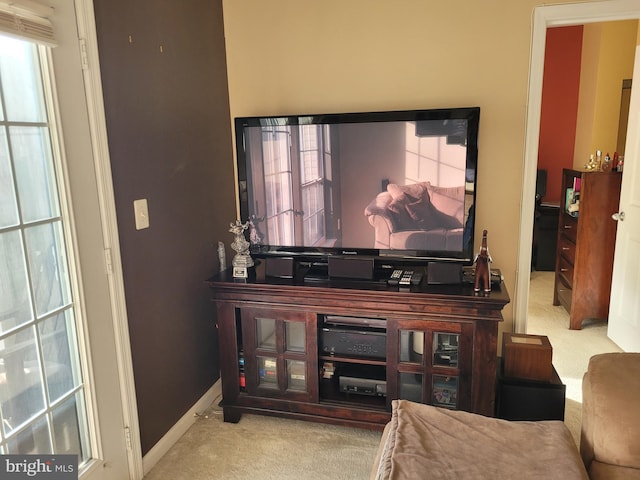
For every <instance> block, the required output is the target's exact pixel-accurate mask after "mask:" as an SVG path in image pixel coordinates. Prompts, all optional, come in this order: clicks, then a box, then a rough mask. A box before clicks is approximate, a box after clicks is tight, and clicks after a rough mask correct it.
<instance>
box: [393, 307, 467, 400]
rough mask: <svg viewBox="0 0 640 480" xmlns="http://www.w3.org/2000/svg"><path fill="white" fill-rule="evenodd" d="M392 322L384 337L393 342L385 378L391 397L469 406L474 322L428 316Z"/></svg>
mask: <svg viewBox="0 0 640 480" xmlns="http://www.w3.org/2000/svg"><path fill="white" fill-rule="evenodd" d="M391 323H392V324H395V325H396V328H390V329H389V331H388V335H389V336H390V337H389V338H388V339H387V340H388V342H389V343H391V344H392V345H393V347H391V348H390V350H389V354H388V355H389V359H390V358H393V361H392V362H389V372H390V374H389V376H388V379H387V381H388V389H389V390H390V391H391V392H393V394H392V397H393V398H399V399H405V400H411V401H414V402H420V403H427V404H430V405H435V406H438V407H443V408H450V409H456V410H469V409H470V408H471V388H470V382H469V379H470V378H471V364H472V351H471V350H472V341H471V340H470V339H472V338H473V326H472V325H468V324H464V323H453V322H441V321H440V322H430V321H428V320H427V321H421V320H418V321H416V320H397V321H396V322H391ZM395 345H397V348H396V346H395Z"/></svg>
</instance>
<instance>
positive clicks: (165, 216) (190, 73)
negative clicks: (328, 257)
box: [94, 0, 236, 455]
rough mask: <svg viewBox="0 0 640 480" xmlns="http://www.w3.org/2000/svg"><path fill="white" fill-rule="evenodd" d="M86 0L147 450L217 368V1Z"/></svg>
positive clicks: (223, 93)
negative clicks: (144, 205)
mask: <svg viewBox="0 0 640 480" xmlns="http://www.w3.org/2000/svg"><path fill="white" fill-rule="evenodd" d="M94 6H95V16H96V24H97V31H98V46H99V52H100V68H101V74H102V82H103V90H104V104H105V111H106V119H107V131H108V138H109V149H110V156H111V166H112V174H113V183H114V191H115V201H116V210H117V217H118V228H119V235H120V247H121V253H122V268H123V272H124V284H125V294H126V301H127V314H128V321H129V330H130V336H131V349H132V356H133V369H134V375H135V386H136V395H137V402H138V413H139V419H140V431H141V442H142V453H143V455H144V454H146V453H147V452H148V451H149V450H150V449H151V448H152V447H153V446H154V445H155V443H156V442H157V441H158V440H160V439H161V438H162V436H163V435H164V434H165V433H166V432H167V431H168V430H169V429H170V428H171V427H172V426H173V425H174V424H175V423H176V421H177V420H179V419H180V417H181V416H182V415H184V414H185V412H186V411H187V410H188V409H189V408H190V407H191V406H192V405H193V404H194V403H195V402H196V401H197V400H198V399H199V398H200V397H201V396H202V395H203V394H204V393H205V392H206V391H207V390H208V389H209V388H210V387H211V386H212V385H213V383H214V382H215V381H216V380H217V379H218V377H219V359H218V344H217V342H218V339H217V332H216V329H215V324H214V320H215V318H214V308H213V304H212V303H211V302H210V300H209V294H208V291H207V287H206V285H205V283H204V280H205V279H207V278H208V277H209V276H211V274H212V273H214V272H215V271H216V270H217V269H218V268H219V266H218V260H217V242H218V241H219V240H220V241H223V242H225V244H227V245H228V244H229V241H230V240H231V239H232V237H231V234H230V233H229V232H228V231H227V230H228V227H229V222H230V221H231V220H233V219H235V216H236V215H235V194H234V175H233V159H232V140H231V124H230V119H229V100H228V89H227V75H226V59H225V47H224V33H223V22H222V2H221V0H181V1H179V2H177V1H176V2H174V1H157V0H155V1H152V0H136V1H134V2H132V1H131V0H94ZM141 198H146V199H147V200H148V205H149V219H150V228H148V229H144V230H139V231H138V230H136V229H135V222H134V215H133V201H134V200H136V199H141ZM228 255H229V252H228Z"/></svg>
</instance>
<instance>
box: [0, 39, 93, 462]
mask: <svg viewBox="0 0 640 480" xmlns="http://www.w3.org/2000/svg"><path fill="white" fill-rule="evenodd" d="M45 49H46V47H42V46H37V45H36V44H34V43H31V42H29V41H25V40H18V39H14V38H9V37H5V36H2V35H0V420H1V423H2V426H1V427H0V453H20V454H35V453H67V454H77V455H78V457H79V464H82V462H83V461H86V460H87V459H88V458H89V457H90V452H89V441H88V428H87V422H86V410H85V401H84V399H85V386H84V383H83V378H82V374H81V369H80V356H79V351H78V347H77V335H76V321H77V315H78V311H77V307H76V303H75V302H74V295H73V290H74V284H73V282H72V279H71V275H70V271H69V265H68V258H67V242H68V238H67V232H68V229H67V226H66V222H67V220H66V218H65V216H64V209H63V208H62V206H61V202H60V191H59V188H60V186H61V183H60V181H59V180H60V179H59V178H58V173H57V172H58V169H57V163H56V162H57V158H56V156H57V152H56V149H55V148H54V145H56V144H57V142H55V135H56V132H55V130H54V129H52V126H51V124H50V121H49V114H48V108H47V105H48V103H47V89H48V84H47V83H46V81H45V80H44V79H43V75H42V71H44V70H45V69H44V68H43V67H44V66H45V63H46V61H47V60H46V55H44V53H45V51H46V50H45Z"/></svg>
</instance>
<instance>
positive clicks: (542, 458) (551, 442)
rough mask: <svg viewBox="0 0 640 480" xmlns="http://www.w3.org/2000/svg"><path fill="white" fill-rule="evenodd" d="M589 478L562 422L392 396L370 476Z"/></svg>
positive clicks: (389, 479)
mask: <svg viewBox="0 0 640 480" xmlns="http://www.w3.org/2000/svg"><path fill="white" fill-rule="evenodd" d="M587 478H588V477H587V473H586V470H585V468H584V465H583V463H582V459H581V457H580V453H579V451H578V448H577V446H576V444H575V442H574V440H573V437H572V436H571V433H570V432H569V430H568V429H567V427H566V426H565V425H564V423H563V422H560V421H542V422H510V421H507V420H501V419H497V418H489V417H484V416H482V415H476V414H473V413H468V412H462V411H453V410H447V409H443V408H437V407H433V406H430V405H423V404H419V403H414V402H410V401H407V400H394V401H393V410H392V416H391V421H390V422H389V423H388V424H387V426H386V427H385V430H384V434H383V436H382V440H381V442H380V446H379V449H378V453H377V457H376V462H375V465H374V467H373V470H372V472H371V480H415V479H451V480H458V479H474V480H478V479H491V480H499V479H508V480H513V479H516V480H525V479H535V480H539V479H545V480H551V479H558V480H573V479H576V480H578V479H579V480H585V479H587Z"/></svg>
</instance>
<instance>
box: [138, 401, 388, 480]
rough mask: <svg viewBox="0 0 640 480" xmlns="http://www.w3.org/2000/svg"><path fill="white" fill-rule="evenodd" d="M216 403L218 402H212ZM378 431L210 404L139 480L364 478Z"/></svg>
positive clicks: (377, 441)
mask: <svg viewBox="0 0 640 480" xmlns="http://www.w3.org/2000/svg"><path fill="white" fill-rule="evenodd" d="M216 403H217V402H216ZM380 437H381V432H379V431H370V430H363V429H356V428H348V427H340V426H335V425H325V424H321V423H314V422H305V421H301V420H289V419H282V418H275V417H266V416H259V415H247V414H244V415H243V416H242V418H241V419H240V422H238V423H237V424H232V423H224V422H223V421H222V411H221V410H220V409H219V408H218V407H215V406H213V407H211V408H210V409H209V410H207V411H206V412H204V413H203V414H202V415H201V416H200V417H199V418H198V419H197V420H196V422H195V423H194V424H193V425H192V426H191V428H190V429H189V430H188V431H187V433H186V434H185V435H183V437H182V438H181V439H180V440H179V441H178V442H177V443H176V444H175V445H174V447H173V448H172V449H171V450H170V451H169V453H168V454H167V455H165V456H164V457H163V458H162V459H161V460H160V461H159V462H158V463H157V464H156V466H155V467H154V468H153V469H152V470H151V471H150V472H149V473H148V474H147V475H145V477H144V480H205V479H206V480H218V479H220V480H304V479H313V480H355V479H362V480H365V479H368V478H369V474H370V472H371V468H372V465H373V461H374V459H375V455H376V451H377V448H378V444H379V443H380Z"/></svg>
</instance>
